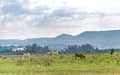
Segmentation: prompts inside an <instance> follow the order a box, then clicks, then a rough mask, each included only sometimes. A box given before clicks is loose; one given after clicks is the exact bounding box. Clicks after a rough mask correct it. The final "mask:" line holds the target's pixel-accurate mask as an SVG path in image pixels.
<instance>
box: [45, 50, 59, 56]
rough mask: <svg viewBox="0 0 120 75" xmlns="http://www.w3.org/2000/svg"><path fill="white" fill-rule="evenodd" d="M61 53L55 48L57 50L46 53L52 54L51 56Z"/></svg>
mask: <svg viewBox="0 0 120 75" xmlns="http://www.w3.org/2000/svg"><path fill="white" fill-rule="evenodd" d="M58 54H59V52H58V51H57V50H55V51H53V52H48V53H46V55H51V56H56V55H58Z"/></svg>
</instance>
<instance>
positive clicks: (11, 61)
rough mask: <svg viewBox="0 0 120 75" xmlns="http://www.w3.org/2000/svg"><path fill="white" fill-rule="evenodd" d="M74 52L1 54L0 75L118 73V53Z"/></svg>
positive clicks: (90, 74)
mask: <svg viewBox="0 0 120 75" xmlns="http://www.w3.org/2000/svg"><path fill="white" fill-rule="evenodd" d="M85 56H86V58H85V59H82V60H81V59H80V58H76V59H75V56H74V54H66V55H57V56H49V55H48V56H47V55H32V57H31V58H24V59H21V57H20V56H14V55H9V56H1V58H0V75H120V53H116V54H113V55H111V54H110V53H96V54H85Z"/></svg>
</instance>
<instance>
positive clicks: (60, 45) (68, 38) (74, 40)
mask: <svg viewBox="0 0 120 75" xmlns="http://www.w3.org/2000/svg"><path fill="white" fill-rule="evenodd" d="M119 34H120V30H109V31H86V32H83V33H81V34H79V35H76V36H72V35H69V34H61V35H58V36H56V37H54V38H31V39H25V40H17V39H8V40H3V39H1V40H0V45H30V44H33V43H36V44H38V45H41V46H45V45H48V46H49V47H50V48H51V49H60V50H61V49H64V48H65V47H67V46H68V45H75V44H76V45H82V44H86V43H89V44H91V45H93V46H96V47H99V48H120V35H119Z"/></svg>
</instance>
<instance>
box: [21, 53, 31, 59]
mask: <svg viewBox="0 0 120 75" xmlns="http://www.w3.org/2000/svg"><path fill="white" fill-rule="evenodd" d="M22 58H30V53H24V54H23V55H22Z"/></svg>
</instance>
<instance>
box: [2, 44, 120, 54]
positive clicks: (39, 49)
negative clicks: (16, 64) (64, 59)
mask: <svg viewBox="0 0 120 75" xmlns="http://www.w3.org/2000/svg"><path fill="white" fill-rule="evenodd" d="M54 50H57V49H54ZM54 50H51V49H49V46H39V45H37V44H35V43H34V44H32V45H27V46H13V45H11V46H0V54H3V55H4V54H9V55H21V54H23V53H27V52H29V53H31V54H46V53H47V52H52V51H54ZM110 50H111V49H99V48H98V47H94V46H92V45H91V44H82V45H81V46H80V45H68V46H67V47H66V48H64V49H63V50H57V51H59V53H60V54H74V53H76V52H83V53H100V52H101V53H103V52H110ZM115 51H117V52H119V51H120V49H115Z"/></svg>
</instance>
